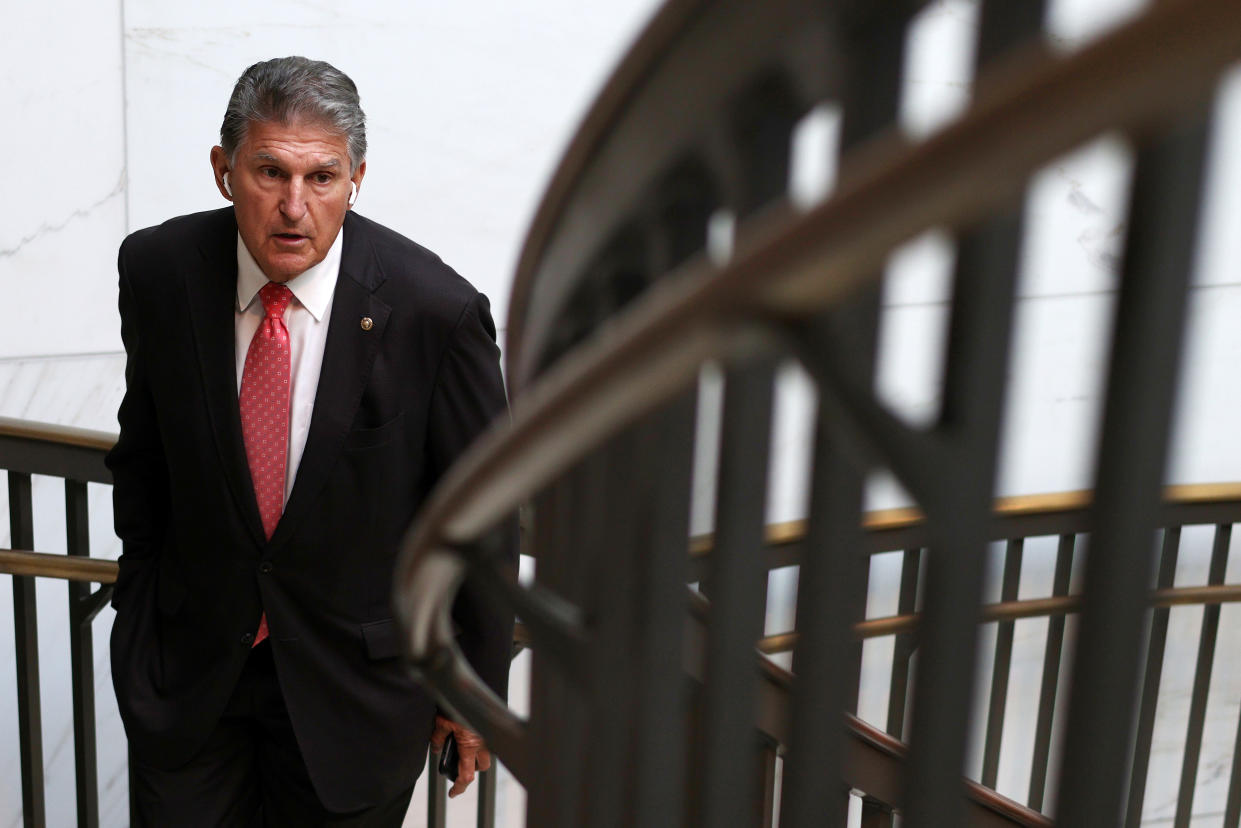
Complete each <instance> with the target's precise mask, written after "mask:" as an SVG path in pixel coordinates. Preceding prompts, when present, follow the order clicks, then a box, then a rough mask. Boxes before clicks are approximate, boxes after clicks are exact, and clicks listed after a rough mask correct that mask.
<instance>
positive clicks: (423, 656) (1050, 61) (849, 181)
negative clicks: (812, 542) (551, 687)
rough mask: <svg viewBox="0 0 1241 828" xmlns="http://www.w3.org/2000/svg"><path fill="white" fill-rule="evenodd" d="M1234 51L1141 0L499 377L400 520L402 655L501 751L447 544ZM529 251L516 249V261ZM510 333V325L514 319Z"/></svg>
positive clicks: (1200, 80)
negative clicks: (512, 388) (929, 129)
mask: <svg viewBox="0 0 1241 828" xmlns="http://www.w3.org/2000/svg"><path fill="white" fill-rule="evenodd" d="M693 7H694V6H693V4H688V3H687V5H685V6H684V7H682V6H680V5H679V4H677V8H687V9H688V8H693ZM1153 54H1158V55H1159V58H1160V59H1158V60H1152V59H1150V58H1151V55H1153ZM1239 56H1241V8H1238V7H1237V6H1236V4H1235V0H1181V2H1177V3H1167V4H1157V5H1155V6H1153V7H1152V8H1151V9H1150V10H1149V11H1148V12H1147V13H1146V14H1144V15H1143V16H1141V17H1139V18H1138V19H1136V20H1134V21H1133V22H1131V23H1129V24H1127V25H1125V26H1123V27H1121V28H1119V29H1117V30H1115V31H1113V32H1112V33H1111V34H1109V35H1107V36H1105V37H1103V38H1100V39H1099V40H1098V41H1096V42H1095V43H1094V44H1093V45H1090V46H1088V47H1086V48H1084V49H1083V50H1081V51H1079V52H1077V53H1075V54H1073V55H1070V56H1068V57H1065V58H1056V57H1053V56H1050V55H1047V54H1044V53H1042V52H1038V51H1035V52H1025V53H1021V54H1018V55H1014V56H1013V59H1012V61H1011V62H1010V63H1009V64H1008V65H1005V66H1002V67H999V70H997V71H995V72H992V73H990V75H989V77H988V79H987V82H986V83H985V84H982V85H980V87H979V89H978V94H977V96H976V98H975V101H974V103H973V104H972V105H971V107H970V108H969V109H968V110H967V111H966V112H965V114H964V115H963V116H962V117H960V118H959V119H958V120H956V121H955V122H953V123H952V124H950V125H949V126H947V127H946V128H945V129H943V130H942V131H941V132H939V133H937V134H936V135H934V136H932V137H930V138H929V139H927V140H925V141H923V142H922V143H919V144H916V145H913V146H909V145H908V144H907V143H906V142H905V141H904V140H903V139H902V138H900V137H899V136H897V135H894V134H888V135H886V136H881V137H879V138H877V139H875V140H873V141H872V142H870V143H869V144H866V145H863V146H862V147H860V148H859V149H858V150H855V151H853V152H852V153H850V154H849V157H848V158H847V159H846V160H847V162H848V163H844V164H842V165H841V166H842V169H843V170H845V171H846V172H845V173H844V178H843V179H842V181H841V182H840V184H839V186H838V188H837V190H836V192H835V194H834V195H833V197H832V198H830V199H829V200H827V201H826V202H824V203H822V204H820V205H819V206H817V207H815V208H814V209H812V210H810V211H808V212H806V213H804V214H801V215H795V214H794V213H793V212H792V211H791V210H789V209H787V208H784V209H775V210H768V211H766V212H764V213H763V214H762V215H761V216H758V217H754V218H751V219H749V220H747V221H746V222H745V223H743V224H742V225H741V226H740V228H739V232H738V241H737V244H736V250H737V252H736V253H735V255H734V256H733V258H732V260H731V261H730V263H729V264H728V265H726V266H724V267H718V266H716V265H715V264H713V263H712V262H711V261H710V260H708V259H707V258H706V257H704V256H700V257H698V258H696V259H694V260H691V261H690V262H688V263H687V264H685V265H683V266H681V267H679V268H678V269H677V270H675V271H674V272H672V273H670V274H667V275H666V276H665V278H663V279H662V280H661V281H659V282H657V283H655V284H654V285H652V286H651V287H649V288H648V289H647V290H646V292H645V293H644V294H643V295H641V296H640V297H638V298H637V299H636V300H635V301H634V302H633V304H632V305H631V306H630V309H629V310H627V311H625V312H624V313H622V314H619V315H618V316H617V317H616V318H614V319H611V320H609V321H608V323H607V324H606V325H605V326H603V327H602V328H601V329H600V330H598V331H597V332H596V333H595V335H594V336H593V337H592V338H591V339H589V340H587V341H586V342H585V343H584V344H582V345H580V346H578V347H577V348H575V349H574V351H572V352H570V353H568V354H567V355H566V356H564V357H563V358H562V359H560V360H559V361H558V362H557V363H556V364H554V365H552V366H551V368H550V369H549V370H547V371H546V372H545V373H544V374H543V375H542V376H541V377H540V378H539V379H538V381H537V382H535V383H534V384H533V385H531V386H530V388H529V389H525V388H524V387H523V386H522V385H521V384H520V383H519V384H518V386H517V387H520V388H522V391H523V395H521V396H518V397H517V398H516V399H515V402H514V410H513V420H512V426H511V428H509V427H507V426H505V425H503V424H500V425H497V426H496V427H494V428H493V429H492V430H491V431H489V432H488V433H487V434H486V435H485V436H484V437H483V438H482V439H481V440H479V441H478V442H477V443H476V444H475V446H474V447H473V448H472V449H471V450H470V451H468V452H467V453H466V454H465V455H464V456H463V457H462V458H460V460H459V461H458V462H457V463H456V464H455V465H454V466H453V468H452V469H450V471H449V472H448V474H447V475H446V476H445V477H444V479H443V480H441V482H440V485H439V486H438V487H437V489H436V491H435V492H434V493H433V494H432V496H431V498H430V499H429V501H428V503H427V505H426V507H425V508H424V511H423V513H422V515H421V516H420V518H419V520H418V521H417V522H416V523H415V525H414V526H413V527H411V529H410V531H409V533H408V534H407V536H406V539H405V541H404V543H403V547H402V553H401V556H400V560H399V562H398V567H397V573H396V578H395V602H396V605H397V611H398V615H399V616H400V619H401V622H402V624H403V626H404V629H405V631H406V635H407V645H408V650H409V652H410V654H411V656H412V657H413V659H414V661H415V663H417V664H419V665H420V666H421V668H422V669H423V670H424V671H425V672H427V673H429V674H432V675H434V676H438V677H440V678H441V679H442V683H441V684H439V685H438V688H439V690H440V691H441V693H442V695H443V696H444V698H445V699H446V700H447V702H448V703H449V704H450V705H452V706H455V707H457V708H458V710H459V712H462V713H464V714H466V715H465V718H466V719H467V720H470V721H474V722H477V723H479V724H485V725H487V726H486V727H484V728H482V729H483V730H484V732H485V734H486V735H488V737H492V736H493V735H494V736H495V739H493V744H494V745H495V747H497V749H498V751H499V753H501V754H505V753H506V752H507V751H506V748H507V747H509V746H510V745H511V746H514V747H515V746H516V744H517V743H518V742H520V741H523V740H524V736H525V733H524V723H523V722H522V721H521V720H520V719H519V718H518V717H516V716H515V715H514V714H513V713H512V711H511V710H509V709H508V707H507V705H506V704H505V703H504V702H503V701H502V700H500V699H499V698H497V697H496V696H495V695H494V694H493V693H491V692H490V691H489V690H488V689H487V688H486V687H485V686H483V684H482V683H481V682H480V681H478V680H477V677H476V676H473V674H472V673H471V672H470V670H469V668H468V666H467V665H466V664H465V663H464V659H463V657H462V655H461V653H460V651H459V650H458V649H457V648H456V647H455V645H454V643H453V636H452V627H451V623H450V621H449V614H450V610H451V605H452V602H453V599H454V597H455V595H456V592H457V589H458V587H459V585H460V583H461V582H462V580H463V578H464V575H465V571H466V567H467V559H468V558H469V556H474V557H473V558H472V559H469V560H470V563H475V564H477V563H483V564H486V563H487V561H486V560H485V556H486V555H487V552H486V551H485V549H480V548H479V547H477V546H473V545H472V544H473V543H474V542H475V541H476V540H477V539H478V538H480V537H482V536H483V534H484V532H485V531H486V530H487V529H488V528H489V527H490V526H492V525H493V524H495V523H496V522H497V521H498V520H500V519H501V518H502V517H503V516H504V515H505V514H507V513H509V512H511V511H512V510H513V509H514V508H515V507H516V506H517V505H518V503H520V502H521V501H522V500H524V499H525V498H527V497H528V496H529V495H530V494H531V493H532V492H534V491H537V490H538V489H539V488H540V487H541V486H542V485H544V484H545V483H547V482H548V481H550V480H551V479H553V478H554V477H555V476H556V475H557V474H559V473H560V472H562V471H563V470H565V469H566V468H568V467H569V465H570V464H571V463H572V462H574V461H575V460H577V459H579V458H580V457H582V456H584V455H585V454H586V453H587V452H589V451H590V450H591V449H592V448H594V447H595V446H597V445H599V443H600V442H601V441H602V440H604V439H605V438H606V437H607V436H609V435H611V434H614V433H616V431H617V430H618V429H619V428H621V427H622V426H624V425H625V424H628V423H630V422H633V421H634V420H636V419H637V418H638V417H640V416H641V415H643V414H645V413H647V412H649V411H652V410H653V409H654V408H655V407H656V406H658V405H660V404H661V403H663V402H665V401H667V400H668V399H670V398H671V397H672V396H673V395H674V394H676V393H677V392H679V391H680V390H682V389H684V388H685V387H687V386H689V385H690V384H691V383H692V382H693V381H694V379H695V378H696V376H697V372H698V370H699V369H700V366H701V365H702V364H703V363H704V362H706V361H708V360H711V359H729V358H730V357H735V356H745V355H751V354H755V353H763V352H770V351H771V350H774V349H775V347H774V346H778V345H779V344H781V343H780V336H781V334H780V332H779V331H778V327H779V325H778V324H773V323H790V322H796V321H797V320H804V319H807V318H810V317H811V316H813V315H817V314H821V313H823V312H824V311H826V310H828V309H830V308H833V307H837V306H839V305H840V304H841V302H842V301H843V300H844V299H845V298H846V297H847V296H848V295H849V294H850V293H852V292H854V291H855V290H857V289H858V288H859V287H861V286H862V285H864V284H869V283H871V282H873V281H874V279H876V278H878V275H877V274H879V273H881V271H882V268H881V265H882V263H883V261H884V260H885V258H886V256H887V255H888V252H889V251H890V250H891V249H892V248H893V247H895V246H896V245H898V244H899V243H901V242H903V241H905V240H906V239H908V238H910V237H912V236H914V235H916V234H917V233H919V232H922V231H924V230H925V229H927V228H928V227H931V226H941V225H945V224H947V225H949V226H961V225H965V224H968V223H970V222H972V221H975V220H978V219H981V218H983V217H985V216H986V215H987V214H988V212H989V211H990V210H992V209H994V208H996V207H997V206H999V205H1001V204H1003V203H1005V202H1006V201H1008V200H1010V199H1012V198H1013V197H1015V196H1016V195H1018V194H1019V193H1020V192H1021V190H1022V188H1023V187H1024V186H1025V183H1026V182H1027V181H1028V180H1029V178H1030V177H1031V176H1032V175H1033V174H1034V173H1035V172H1036V171H1037V170H1038V169H1040V168H1041V167H1043V166H1044V165H1046V164H1047V163H1049V162H1050V161H1052V160H1053V159H1054V158H1056V157H1057V156H1059V155H1060V154H1062V153H1063V152H1066V151H1068V150H1070V149H1072V148H1074V147H1076V146H1080V145H1081V144H1082V143H1084V142H1086V141H1088V140H1090V139H1092V138H1094V137H1096V136H1097V135H1099V134H1101V133H1102V132H1104V131H1107V130H1116V129H1119V130H1121V131H1125V132H1128V133H1130V134H1140V133H1143V132H1145V131H1148V130H1150V129H1151V128H1152V127H1153V126H1154V125H1156V124H1158V123H1161V122H1165V121H1166V120H1168V119H1170V118H1171V116H1173V115H1174V114H1175V113H1177V112H1179V111H1181V110H1182V109H1183V108H1188V107H1189V106H1192V105H1194V104H1196V103H1198V102H1199V101H1200V100H1201V99H1202V98H1203V97H1205V96H1206V95H1207V94H1209V90H1210V89H1211V88H1212V86H1213V82H1214V80H1215V79H1216V78H1217V77H1218V76H1219V75H1220V74H1221V73H1222V72H1223V71H1224V70H1225V69H1226V68H1227V66H1228V65H1229V64H1230V63H1231V62H1232V61H1233V60H1235V59H1236V58H1237V57H1239ZM651 59H652V60H654V59H655V58H654V56H651ZM1052 112H1054V113H1055V115H1056V116H1055V117H1054V118H1048V113H1052ZM563 181H564V186H569V185H570V184H571V181H569V180H568V179H567V178H566V179H563ZM562 196H563V194H562ZM549 209H551V210H552V212H553V213H554V212H555V208H554V207H553V208H549ZM540 216H541V218H540V221H545V222H550V224H548V226H547V227H546V228H544V229H540V230H539V231H538V232H540V233H543V234H544V235H545V236H546V238H551V236H552V235H553V234H554V233H556V232H557V231H558V230H559V228H558V227H557V226H554V225H555V224H556V219H555V217H554V216H552V217H551V218H543V216H544V213H543V212H542V211H541V212H540ZM545 240H546V239H544V241H543V242H537V243H539V244H541V243H544V242H545ZM539 255H540V254H539V253H537V252H536V253H530V254H529V255H527V254H523V259H522V261H523V265H522V267H523V268H527V267H533V266H534V264H535V263H536V262H535V261H534V260H537V259H538V258H539ZM523 272H525V271H523ZM520 304H521V300H520V298H519V300H518V303H517V305H518V307H517V308H516V311H515V312H520V307H519V306H520ZM510 331H511V332H517V333H518V334H519V336H518V340H520V339H521V337H520V324H518V325H511V326H510ZM510 347H513V348H518V349H520V348H521V347H523V345H522V344H521V342H520V341H517V342H514V343H511V346H510ZM510 364H511V363H510ZM518 367H519V368H520V367H521V366H518ZM523 370H524V369H523ZM519 373H520V371H519ZM514 600H515V601H517V602H519V603H520V602H521V601H522V600H523V599H522V598H520V597H515V598H514ZM536 604H537V602H531V601H527V602H526V605H527V606H530V607H532V608H533V607H535V605H536ZM519 611H520V612H522V614H523V615H525V609H524V608H523V609H520V610H519ZM540 620H541V622H544V621H548V620H549V619H548V618H543V619H540ZM551 626H552V625H550V624H549V628H551ZM515 770H517V769H515ZM517 775H518V776H519V777H521V776H522V774H521V773H520V772H518V774H517Z"/></svg>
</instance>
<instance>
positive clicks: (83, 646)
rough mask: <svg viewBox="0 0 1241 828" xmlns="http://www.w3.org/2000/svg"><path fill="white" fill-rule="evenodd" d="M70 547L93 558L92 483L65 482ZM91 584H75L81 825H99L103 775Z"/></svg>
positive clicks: (72, 640) (72, 658)
mask: <svg viewBox="0 0 1241 828" xmlns="http://www.w3.org/2000/svg"><path fill="white" fill-rule="evenodd" d="M65 535H66V539H67V550H68V552H69V554H70V555H73V556H76V557H83V558H85V557H89V556H90V522H89V520H88V510H87V500H86V484H85V483H83V482H81V481H78V480H66V481H65ZM90 597H91V588H90V584H87V583H83V582H81V581H70V582H69V662H70V665H71V666H70V671H69V672H70V680H71V681H72V683H73V753H74V764H75V768H76V772H77V793H78V802H77V805H78V826H79V828H95V826H97V825H99V774H98V764H97V758H96V753H95V646H94V634H93V631H92V628H91V622H92V621H93V620H94V617H95V614H94V613H93V612H90Z"/></svg>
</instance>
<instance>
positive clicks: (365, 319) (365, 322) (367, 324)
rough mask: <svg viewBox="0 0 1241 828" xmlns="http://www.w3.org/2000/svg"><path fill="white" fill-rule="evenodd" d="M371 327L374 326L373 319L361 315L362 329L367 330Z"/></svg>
mask: <svg viewBox="0 0 1241 828" xmlns="http://www.w3.org/2000/svg"><path fill="white" fill-rule="evenodd" d="M373 327H375V322H374V320H372V319H371V318H370V317H369V316H363V317H362V330H364V331H369V330H370V329H371V328H373Z"/></svg>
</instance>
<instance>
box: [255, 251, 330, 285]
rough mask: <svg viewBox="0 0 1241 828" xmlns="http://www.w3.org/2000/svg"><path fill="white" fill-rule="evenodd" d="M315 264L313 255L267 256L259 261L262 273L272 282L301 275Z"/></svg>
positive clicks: (287, 279)
mask: <svg viewBox="0 0 1241 828" xmlns="http://www.w3.org/2000/svg"><path fill="white" fill-rule="evenodd" d="M315 264H316V262H315V261H314V259H313V257H311V256H305V255H283V256H281V255H276V256H269V257H267V258H266V259H265V260H264V261H261V262H259V267H260V268H261V269H262V271H263V275H264V276H266V277H267V278H268V279H271V280H272V281H273V282H287V281H289V280H290V279H293V278H295V277H297V276H300V275H302V274H303V273H305V272H306V271H307V270H309V269H310V268H311V267H313V266H314V265H315Z"/></svg>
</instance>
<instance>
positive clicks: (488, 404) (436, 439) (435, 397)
mask: <svg viewBox="0 0 1241 828" xmlns="http://www.w3.org/2000/svg"><path fill="white" fill-rule="evenodd" d="M499 417H505V418H507V417H508V403H507V401H506V399H505V395H504V379H503V377H502V376H501V374H500V349H499V347H498V346H497V345H496V330H495V324H494V323H493V322H492V320H491V313H490V310H489V305H488V303H487V297H485V296H483V295H482V294H481V293H480V294H477V295H476V296H475V297H474V299H473V300H471V302H470V303H469V304H468V305H467V306H466V308H465V310H464V311H463V312H462V314H461V317H460V319H459V320H458V322H457V327H456V329H455V331H454V332H453V335H452V340H451V342H450V343H449V345H448V349H447V351H446V353H445V355H444V357H443V362H442V363H441V365H440V368H439V371H438V373H437V377H436V384H435V390H434V392H433V394H432V398H431V409H430V418H429V423H428V425H429V428H428V429H427V440H428V443H429V445H428V446H427V451H428V455H429V456H430V458H431V460H432V464H433V467H434V468H435V471H436V474H437V475H442V474H443V473H444V471H446V470H447V469H448V468H449V466H451V465H452V463H453V462H454V461H455V460H456V459H457V457H458V456H459V455H460V454H461V453H462V452H463V451H465V449H466V448H468V447H469V445H470V443H472V442H473V441H474V439H475V438H476V437H477V436H478V435H479V434H480V433H482V432H483V431H484V430H486V428H487V427H488V426H489V425H491V423H492V422H493V421H494V420H495V419H497V418H499ZM517 537H518V535H517V518H516V516H515V515H514V516H513V517H511V518H508V519H506V520H505V521H503V523H502V525H500V526H498V527H496V528H495V530H494V532H493V533H492V536H491V537H490V538H489V541H490V542H494V543H495V544H496V548H498V550H499V553H500V559H501V560H502V561H503V565H504V566H505V567H506V568H507V569H508V570H509V572H507V573H506V576H508V577H512V574H513V573H515V571H516V565H517ZM493 554H494V553H493ZM453 621H454V622H455V623H456V625H457V628H458V629H459V630H460V633H459V635H458V639H457V641H458V644H459V646H460V647H461V650H462V652H464V653H465V656H466V658H468V659H469V661H470V664H471V666H472V667H473V668H474V671H475V672H477V673H478V675H479V676H480V677H481V678H482V679H483V681H485V682H486V683H487V685H488V686H489V687H491V689H492V690H494V691H495V692H496V694H497V695H499V696H500V697H501V698H504V697H505V695H506V693H507V688H508V670H509V661H510V659H511V657H512V645H513V616H512V613H511V612H508V611H507V610H506V609H503V608H500V607H496V606H494V605H493V604H492V603H491V602H490V601H488V600H487V598H486V597H485V595H484V594H483V591H482V590H481V589H479V586H478V584H477V582H476V581H475V580H474V578H473V576H467V578H466V581H465V583H464V585H463V586H462V588H461V591H460V592H459V593H458V594H457V599H456V602H455V603H454V604H453Z"/></svg>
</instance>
